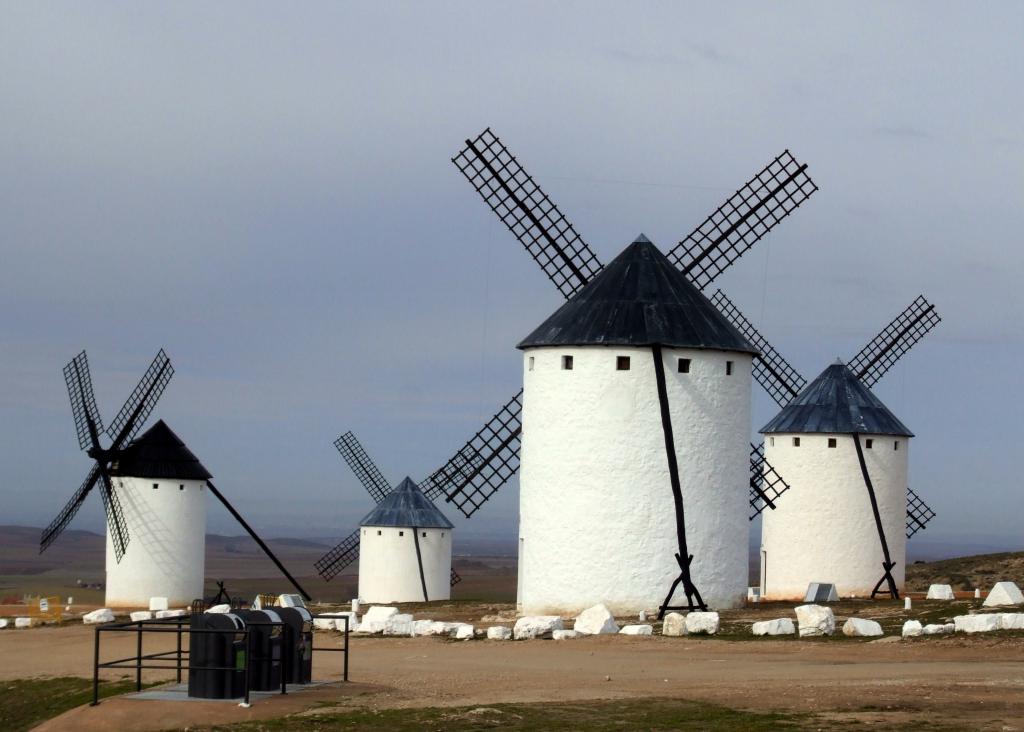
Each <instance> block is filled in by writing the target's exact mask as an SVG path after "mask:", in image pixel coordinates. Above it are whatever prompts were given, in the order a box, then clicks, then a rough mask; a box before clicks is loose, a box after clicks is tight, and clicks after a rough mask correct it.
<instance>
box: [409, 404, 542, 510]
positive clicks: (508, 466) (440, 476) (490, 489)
mask: <svg viewBox="0 0 1024 732" xmlns="http://www.w3.org/2000/svg"><path fill="white" fill-rule="evenodd" d="M522 411H523V390H522V389H520V390H519V392H518V393H517V394H516V395H515V396H514V397H512V398H511V399H509V400H508V401H507V402H506V403H505V404H504V405H503V406H502V407H501V409H499V410H498V412H497V413H496V414H495V415H494V416H493V417H491V419H490V420H489V421H488V422H487V423H486V424H485V425H484V426H483V427H481V428H480V430H479V431H477V433H476V434H475V435H473V437H472V438H471V439H470V440H469V441H468V442H467V443H466V444H465V445H463V446H462V448H461V449H460V450H459V451H458V452H456V453H455V455H454V456H453V457H452V458H451V459H450V460H448V462H446V463H445V464H444V465H442V466H441V467H440V468H438V469H437V470H435V471H434V472H433V473H432V474H431V475H430V477H429V478H427V479H426V480H425V481H424V485H426V486H427V488H426V489H425V490H424V492H425V493H426V494H427V496H428V497H430V496H431V495H439V494H442V493H443V494H444V495H445V500H446V501H448V502H449V503H453V504H455V507H456V508H458V509H459V511H461V512H462V514H463V515H464V516H466V517H467V518H469V517H470V516H472V515H473V514H474V513H476V512H477V511H478V510H479V509H480V507H481V506H482V505H483V504H484V503H486V502H487V501H488V500H489V499H490V498H491V496H493V495H494V494H495V493H496V492H497V491H498V489H499V488H501V486H503V485H504V484H505V483H506V482H507V481H508V479H509V478H511V477H512V476H513V475H515V473H516V471H517V470H519V444H520V436H521V434H522V431H523V423H522ZM428 491H429V492H428Z"/></svg>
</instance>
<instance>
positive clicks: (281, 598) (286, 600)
mask: <svg viewBox="0 0 1024 732" xmlns="http://www.w3.org/2000/svg"><path fill="white" fill-rule="evenodd" d="M277 604H278V605H279V606H280V607H306V603H305V602H303V600H302V595H278V596H277Z"/></svg>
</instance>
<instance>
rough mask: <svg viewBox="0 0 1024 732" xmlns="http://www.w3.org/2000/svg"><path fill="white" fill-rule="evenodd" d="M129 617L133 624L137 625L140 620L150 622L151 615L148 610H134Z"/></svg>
mask: <svg viewBox="0 0 1024 732" xmlns="http://www.w3.org/2000/svg"><path fill="white" fill-rule="evenodd" d="M129 617H130V618H131V619H132V622H133V623H137V622H139V621H140V620H152V619H153V613H151V612H150V611H149V610H136V611H135V612H133V613H131V615H130V616H129Z"/></svg>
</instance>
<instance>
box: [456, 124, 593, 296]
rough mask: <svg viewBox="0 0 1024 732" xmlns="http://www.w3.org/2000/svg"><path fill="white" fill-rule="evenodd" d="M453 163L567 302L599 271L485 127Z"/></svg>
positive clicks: (553, 208)
mask: <svg viewBox="0 0 1024 732" xmlns="http://www.w3.org/2000/svg"><path fill="white" fill-rule="evenodd" d="M452 162H453V163H455V166H456V167H457V168H458V169H459V171H460V172H461V173H462V174H463V175H464V176H465V177H466V180H468V181H469V182H470V184H471V185H472V186H473V188H475V189H476V191H477V193H479V194H480V197H481V198H483V199H484V201H485V202H486V203H487V205H488V206H490V207H491V210H492V211H494V213H496V214H497V215H498V218H500V219H501V221H502V223H504V224H505V226H507V227H508V230H509V231H511V232H512V234H513V235H514V236H515V237H516V238H517V239H518V240H519V241H520V242H521V243H522V245H523V246H524V247H526V251H528V252H529V253H530V256H531V257H533V259H534V261H536V262H537V264H539V265H540V267H541V269H543V270H544V274H546V275H547V276H548V278H549V279H550V280H551V281H552V282H554V283H555V286H556V287H557V288H558V289H559V291H560V292H561V293H562V294H563V295H564V296H565V297H566V298H569V297H572V296H573V295H574V294H575V293H576V292H577V291H578V290H579V289H580V288H581V287H583V286H584V285H585V284H587V282H589V281H590V278H591V277H593V276H594V275H595V274H597V273H598V272H600V271H601V263H600V262H599V261H598V259H597V257H596V256H595V255H594V253H593V252H592V251H591V250H590V247H589V246H587V243H586V242H585V241H583V239H582V238H580V235H579V234H578V233H577V232H576V229H575V228H573V225H572V223H570V222H569V220H568V219H567V218H566V217H565V215H564V214H563V213H562V212H561V211H560V210H559V208H558V206H556V205H555V204H554V202H553V201H552V200H551V199H550V198H549V197H548V195H547V194H546V193H545V192H544V191H542V190H541V188H540V186H538V185H537V183H536V182H535V181H534V180H533V177H532V176H531V175H530V174H529V173H527V172H526V169H525V168H523V166H522V165H520V164H519V161H518V160H516V158H515V157H514V156H513V155H512V153H511V152H509V150H508V148H507V147H505V145H504V143H502V141H501V140H500V139H498V137H497V135H495V134H494V133H493V132H491V129H490V128H489V127H488V128H487V129H486V130H484V131H483V132H482V133H480V135H478V136H477V137H476V139H474V140H466V147H465V148H463V149H462V150H461V151H459V153H458V154H457V155H456V156H455V157H454V158H452Z"/></svg>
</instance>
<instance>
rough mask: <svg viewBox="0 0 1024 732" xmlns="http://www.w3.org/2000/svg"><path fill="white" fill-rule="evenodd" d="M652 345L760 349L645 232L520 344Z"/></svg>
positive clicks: (739, 349) (744, 350) (533, 345)
mask: <svg viewBox="0 0 1024 732" xmlns="http://www.w3.org/2000/svg"><path fill="white" fill-rule="evenodd" d="M654 344H658V345H662V346H668V347H677V348H709V349H716V350H722V351H743V352H745V353H756V349H754V348H753V347H752V346H751V345H750V344H749V343H748V342H747V340H746V339H745V338H744V337H743V336H742V335H740V333H739V331H737V330H736V329H735V328H734V327H733V326H732V325H731V324H730V323H729V321H727V320H726V319H725V318H724V317H723V316H722V315H721V313H719V312H718V309H717V308H716V307H715V306H714V305H712V304H711V303H710V302H709V301H708V299H707V298H706V297H704V295H702V294H701V292H700V290H698V289H697V288H696V287H694V286H693V284H692V283H691V282H690V281H689V280H688V279H687V278H686V276H685V275H684V274H683V273H682V272H680V271H679V270H678V269H676V268H675V267H674V266H672V263H671V262H669V261H668V257H666V256H665V255H664V254H662V253H661V251H660V250H659V249H658V248H657V247H656V246H654V245H653V244H652V243H651V242H650V241H649V240H648V239H647V237H645V236H644V235H643V234H641V235H640V236H639V237H638V238H637V240H636V241H634V242H633V243H632V244H630V245H629V246H628V247H626V249H625V250H623V252H622V253H621V254H619V256H617V257H616V258H615V259H613V260H612V261H611V262H609V263H608V265H607V266H606V267H605V268H604V269H602V270H601V271H600V272H599V273H598V274H596V275H594V278H593V279H592V280H590V282H588V283H587V284H586V286H585V287H584V288H583V289H582V290H580V291H579V292H577V293H576V294H575V295H574V296H573V297H572V299H570V300H569V301H568V302H566V303H565V304H564V305H563V306H562V307H560V308H559V309H558V310H556V311H555V312H554V314H552V315H551V317H549V318H548V319H547V320H545V321H544V322H543V323H541V324H540V326H538V327H537V329H536V330H534V331H533V332H532V333H530V335H528V336H526V338H524V339H523V340H522V342H520V343H519V345H518V346H517V348H533V347H536V346H650V345H654Z"/></svg>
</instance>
